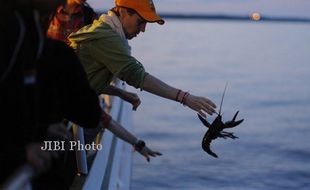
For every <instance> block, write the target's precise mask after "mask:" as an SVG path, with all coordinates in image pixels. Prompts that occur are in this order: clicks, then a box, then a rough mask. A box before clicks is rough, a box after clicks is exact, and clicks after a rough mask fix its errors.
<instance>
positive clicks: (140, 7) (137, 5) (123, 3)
mask: <svg viewBox="0 0 310 190" xmlns="http://www.w3.org/2000/svg"><path fill="white" fill-rule="evenodd" d="M115 5H116V6H118V7H125V8H130V9H133V10H135V11H136V12H137V13H138V14H139V15H140V16H141V17H142V18H143V19H144V20H146V21H147V22H157V23H158V24H160V25H163V24H164V23H165V21H164V20H163V19H162V18H160V16H158V15H157V13H156V10H155V6H154V3H153V1H152V0H115Z"/></svg>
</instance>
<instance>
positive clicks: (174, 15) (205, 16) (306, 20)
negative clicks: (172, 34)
mask: <svg viewBox="0 0 310 190" xmlns="http://www.w3.org/2000/svg"><path fill="white" fill-rule="evenodd" d="M105 12H107V11H99V13H100V14H102V13H105ZM158 14H159V15H160V16H161V17H162V18H164V19H176V20H185V19H186V20H231V21H255V22H261V21H264V22H265V21H271V22H303V23H310V18H303V17H280V16H264V15H262V16H261V17H260V18H259V20H255V19H253V18H252V17H251V15H226V14H181V13H180V14H179V13H158Z"/></svg>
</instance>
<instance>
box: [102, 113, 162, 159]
mask: <svg viewBox="0 0 310 190" xmlns="http://www.w3.org/2000/svg"><path fill="white" fill-rule="evenodd" d="M107 129H108V130H109V131H111V132H112V133H113V134H114V135H116V136H117V137H118V138H120V139H122V140H124V141H125V142H127V143H129V144H131V145H133V146H134V147H135V145H136V144H137V143H138V142H139V140H138V139H137V138H136V137H135V136H134V135H133V134H131V133H130V132H129V131H127V130H126V129H125V128H124V127H122V126H121V125H120V124H119V123H117V122H116V121H114V120H113V119H112V120H111V121H110V123H109V125H108V127H107ZM137 151H138V152H139V153H140V154H141V155H143V156H144V157H145V158H146V160H147V161H148V162H149V161H150V156H152V157H156V156H160V155H162V154H161V153H160V152H157V151H153V150H151V149H150V148H148V147H147V146H144V147H142V149H141V150H137Z"/></svg>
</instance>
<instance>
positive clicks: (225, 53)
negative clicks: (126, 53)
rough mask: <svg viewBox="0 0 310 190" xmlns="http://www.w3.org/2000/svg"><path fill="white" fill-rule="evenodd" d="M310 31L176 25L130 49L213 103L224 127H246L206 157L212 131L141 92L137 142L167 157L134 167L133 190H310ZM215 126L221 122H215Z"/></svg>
mask: <svg viewBox="0 0 310 190" xmlns="http://www.w3.org/2000/svg"><path fill="white" fill-rule="evenodd" d="M309 31H310V25H309V24H298V23H290V24H289V23H255V22H253V23H251V22H224V21H222V22H213V21H174V20H167V22H166V24H165V25H164V26H159V25H155V24H151V25H148V26H147V32H146V33H144V34H143V33H142V34H140V36H139V37H138V38H137V39H134V40H132V41H131V45H132V49H133V50H132V53H133V55H134V56H136V57H137V58H138V59H139V60H140V61H141V62H142V63H143V64H144V65H145V68H146V70H147V71H149V72H150V73H152V74H154V75H155V76H157V77H159V78H161V79H162V80H164V81H165V82H167V83H169V84H171V85H173V86H176V87H179V88H182V89H183V90H190V92H191V93H193V94H198V95H202V96H207V97H209V98H210V99H212V100H213V101H214V102H216V103H217V105H218V106H219V103H220V99H221V94H222V92H223V89H224V86H225V83H226V81H228V83H229V84H228V88H227V92H226V96H225V99H224V105H223V111H224V116H223V117H224V120H229V119H231V118H232V116H233V115H234V113H235V111H237V110H240V113H239V117H240V118H244V119H245V121H244V122H243V123H242V124H241V125H240V126H238V127H237V128H235V129H232V130H230V131H233V132H235V134H236V135H237V136H239V137H240V138H239V139H237V140H231V139H228V140H223V139H219V140H217V141H214V142H213V144H212V149H213V151H214V152H216V153H217V154H218V155H219V158H218V159H215V158H213V157H211V156H209V155H207V154H206V153H205V152H203V151H202V149H201V139H202V137H203V135H204V133H205V132H206V128H205V127H203V125H202V124H201V123H200V121H199V120H198V119H197V117H196V115H195V113H194V112H192V111H191V110H190V109H188V108H186V107H183V106H182V105H180V104H179V103H176V102H172V101H169V100H165V99H161V98H158V97H156V96H154V95H151V94H148V93H146V92H140V91H137V90H135V89H130V90H132V91H135V92H137V93H138V94H139V95H140V97H141V99H142V105H141V106H140V107H139V109H138V111H136V112H134V121H135V133H136V134H137V135H138V136H139V137H140V138H142V139H144V140H145V141H146V142H147V143H148V145H149V146H150V147H152V148H154V149H156V150H159V151H161V152H162V153H163V156H162V157H160V158H155V159H152V160H151V163H147V162H146V161H145V160H144V159H143V158H142V157H141V156H140V155H137V154H135V155H134V159H133V171H132V173H133V175H132V188H131V189H133V190H140V189H148V190H165V189H175V190H183V189H184V190H185V189H186V190H207V189H217V190H222V189H223V190H224V189H225V190H230V189H238V190H243V189H246V190H249V189H250V190H252V189H253V190H258V189H264V190H265V189H268V190H282V189H294V190H296V189H298V190H303V189H304V190H306V189H307V190H308V189H309V188H310V140H309V139H310V84H309V83H310V32H309ZM209 119H210V120H213V119H214V117H210V118H209Z"/></svg>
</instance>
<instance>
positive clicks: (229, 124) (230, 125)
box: [225, 111, 244, 128]
mask: <svg viewBox="0 0 310 190" xmlns="http://www.w3.org/2000/svg"><path fill="white" fill-rule="evenodd" d="M238 113H239V111H237V112H236V114H235V115H234V117H233V119H232V120H231V121H227V122H226V123H225V128H233V127H236V126H237V125H239V124H240V123H242V122H243V120H244V119H240V120H238V121H235V120H236V117H237V115H238Z"/></svg>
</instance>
